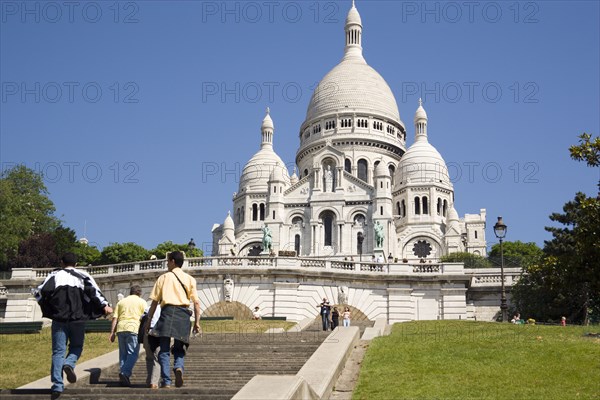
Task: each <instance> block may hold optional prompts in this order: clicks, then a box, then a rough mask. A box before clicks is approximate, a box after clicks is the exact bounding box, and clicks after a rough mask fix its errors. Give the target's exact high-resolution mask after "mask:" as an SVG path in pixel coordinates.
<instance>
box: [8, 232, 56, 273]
mask: <svg viewBox="0 0 600 400" xmlns="http://www.w3.org/2000/svg"><path fill="white" fill-rule="evenodd" d="M55 248H56V241H55V240H54V236H53V235H52V233H39V234H36V235H32V236H30V237H29V238H27V239H25V240H23V241H22V242H21V243H20V244H19V248H18V251H17V254H16V255H15V256H14V257H12V258H11V259H10V260H9V262H8V266H9V267H10V268H58V267H59V266H60V258H59V257H58V256H57V255H56V250H55Z"/></svg>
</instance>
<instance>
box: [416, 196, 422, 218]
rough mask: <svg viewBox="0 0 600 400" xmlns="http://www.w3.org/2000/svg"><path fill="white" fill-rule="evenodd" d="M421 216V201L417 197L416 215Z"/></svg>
mask: <svg viewBox="0 0 600 400" xmlns="http://www.w3.org/2000/svg"><path fill="white" fill-rule="evenodd" d="M420 214H421V199H420V198H419V197H418V196H417V197H415V215H420Z"/></svg>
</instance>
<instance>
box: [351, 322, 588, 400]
mask: <svg viewBox="0 0 600 400" xmlns="http://www.w3.org/2000/svg"><path fill="white" fill-rule="evenodd" d="M589 332H600V327H598V326H595V327H581V326H567V327H560V326H540V325H512V324H499V323H485V322H464V321H422V322H408V323H403V324H395V325H394V327H393V330H392V334H391V335H390V336H387V337H382V338H377V339H375V340H373V342H372V343H371V345H370V347H369V349H368V351H367V354H366V356H365V359H364V361H363V363H362V369H361V372H360V376H359V381H358V385H357V387H356V390H355V391H354V395H353V399H355V400H370V399H394V400H397V399H461V400H462V399H510V400H517V399H544V400H550V399H598V398H600V339H599V338H597V337H596V338H590V337H585V336H584V335H585V333H589Z"/></svg>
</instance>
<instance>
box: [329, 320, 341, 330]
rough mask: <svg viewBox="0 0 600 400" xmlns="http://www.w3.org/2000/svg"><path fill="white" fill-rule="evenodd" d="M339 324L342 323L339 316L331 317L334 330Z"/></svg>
mask: <svg viewBox="0 0 600 400" xmlns="http://www.w3.org/2000/svg"><path fill="white" fill-rule="evenodd" d="M339 324H340V320H339V318H331V330H334V329H335V328H337V326H338V325H339Z"/></svg>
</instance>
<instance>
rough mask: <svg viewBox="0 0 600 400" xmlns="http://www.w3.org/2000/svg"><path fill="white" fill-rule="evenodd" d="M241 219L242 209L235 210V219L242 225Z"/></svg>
mask: <svg viewBox="0 0 600 400" xmlns="http://www.w3.org/2000/svg"><path fill="white" fill-rule="evenodd" d="M240 217H241V213H240V209H239V208H238V209H237V210H235V219H236V221H237V223H238V224H241V223H242V220H241V218H240Z"/></svg>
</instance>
